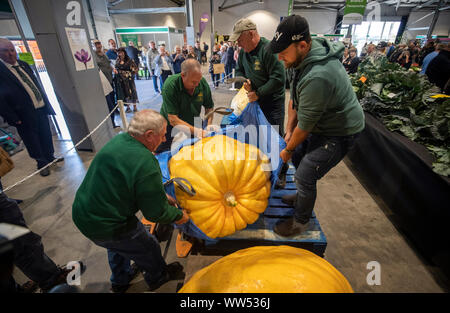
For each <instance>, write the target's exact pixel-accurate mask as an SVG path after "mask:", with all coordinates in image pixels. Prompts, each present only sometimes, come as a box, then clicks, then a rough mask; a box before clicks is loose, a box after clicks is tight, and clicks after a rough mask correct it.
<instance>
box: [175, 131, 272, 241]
mask: <svg viewBox="0 0 450 313" xmlns="http://www.w3.org/2000/svg"><path fill="white" fill-rule="evenodd" d="M269 162H270V161H269V159H268V158H267V156H265V155H264V154H263V153H262V152H261V151H260V150H259V149H258V148H256V147H255V146H253V145H249V144H245V143H241V142H239V141H237V140H235V139H233V138H230V137H228V136H224V135H217V136H213V137H207V138H203V139H202V140H200V141H198V142H197V143H195V144H194V145H191V146H186V147H184V148H182V149H181V150H180V151H179V152H178V153H177V154H175V155H174V156H173V157H172V158H171V160H170V161H169V171H170V175H171V177H183V178H185V179H187V180H189V181H190V183H191V184H192V186H193V187H194V189H195V190H196V195H195V196H189V195H187V194H186V193H184V192H182V191H180V190H178V188H176V189H175V194H176V197H177V200H178V202H179V203H180V205H181V207H182V208H184V209H186V210H187V211H188V213H189V216H190V218H191V219H192V221H193V222H194V223H195V225H197V227H198V228H200V229H201V230H202V231H203V232H204V233H205V234H206V235H207V236H209V237H210V238H216V237H225V236H228V235H231V234H233V233H234V232H236V231H237V230H241V229H244V228H245V227H246V226H247V225H248V224H252V223H254V222H255V221H256V220H257V219H258V217H259V214H260V213H262V212H264V210H265V209H266V207H267V205H268V198H269V194H270V187H271V184H270V180H269V179H270V171H268V170H265V169H268V168H269V167H268V165H269ZM266 167H267V168H266Z"/></svg>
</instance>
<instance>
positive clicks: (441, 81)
mask: <svg viewBox="0 0 450 313" xmlns="http://www.w3.org/2000/svg"><path fill="white" fill-rule="evenodd" d="M425 74H426V75H427V76H428V79H429V81H430V82H432V83H433V84H435V85H436V86H438V87H439V88H441V89H442V91H443V92H445V93H449V90H448V89H449V87H448V85H447V90H444V89H445V88H444V87H446V84H447V82H448V80H449V79H450V51H447V50H442V51H441V52H439V54H438V55H437V56H436V57H435V58H434V59H433V60H432V61H431V62H430V64H429V65H428V68H427V71H426V72H425Z"/></svg>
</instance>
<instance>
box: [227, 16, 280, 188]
mask: <svg viewBox="0 0 450 313" xmlns="http://www.w3.org/2000/svg"><path fill="white" fill-rule="evenodd" d="M230 41H237V44H238V45H239V46H240V47H242V49H241V52H240V53H239V58H238V62H237V65H236V76H243V77H245V78H247V82H246V83H244V88H245V89H246V90H247V92H248V93H247V96H248V100H249V101H250V102H253V101H258V104H259V107H260V108H261V111H263V113H264V116H265V117H266V118H267V121H268V122H269V123H270V124H271V125H274V126H275V125H276V126H278V132H279V134H280V136H281V137H283V136H284V112H285V110H284V106H285V105H284V99H285V89H286V75H285V70H284V67H283V64H282V63H281V62H280V61H279V60H278V59H277V56H276V54H274V53H272V51H270V49H266V47H267V46H268V45H269V44H270V42H269V41H268V40H267V39H266V38H264V37H261V36H260V35H259V34H258V31H257V29H256V25H255V23H253V22H252V21H251V20H250V19H247V18H243V19H240V20H239V21H237V22H236V24H235V25H234V27H233V34H232V35H231V36H230ZM288 168H289V166H288V165H287V164H283V167H282V169H281V172H280V176H279V180H278V181H277V184H276V186H275V187H276V188H277V189H278V188H284V186H285V184H286V172H287V170H288Z"/></svg>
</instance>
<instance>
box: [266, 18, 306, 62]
mask: <svg viewBox="0 0 450 313" xmlns="http://www.w3.org/2000/svg"><path fill="white" fill-rule="evenodd" d="M309 37H310V34H309V25H308V21H307V20H306V19H305V18H304V17H302V16H300V15H295V14H293V15H289V16H288V17H285V18H284V19H283V20H282V21H281V23H280V24H279V25H278V27H277V31H276V33H275V36H274V37H273V39H272V41H271V42H270V45H269V47H270V50H271V51H272V53H280V52H281V51H283V50H284V49H286V48H287V47H289V45H290V44H291V43H293V42H300V41H304V40H306V39H307V38H309Z"/></svg>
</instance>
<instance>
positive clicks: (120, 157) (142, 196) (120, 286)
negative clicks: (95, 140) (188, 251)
mask: <svg viewBox="0 0 450 313" xmlns="http://www.w3.org/2000/svg"><path fill="white" fill-rule="evenodd" d="M165 135H166V120H165V118H164V117H163V116H162V115H160V114H159V113H158V112H156V111H153V110H142V111H140V112H138V113H136V114H135V115H134V117H133V119H132V120H131V122H130V125H129V127H128V132H127V133H122V134H119V135H117V136H116V137H114V138H113V139H112V140H111V141H109V142H108V143H107V144H106V145H105V146H104V147H103V148H102V149H101V150H100V151H99V152H98V153H97V155H96V156H95V158H94V160H93V161H92V163H91V165H90V166H89V170H88V172H87V174H86V177H85V178H84V180H83V182H82V184H81V186H80V188H79V189H78V191H77V193H76V195H75V200H74V203H73V206H72V219H73V221H74V223H75V225H76V226H77V227H78V229H79V230H80V231H81V232H82V233H83V235H85V236H86V237H88V238H89V239H91V240H92V241H93V242H94V243H95V244H97V245H99V246H101V247H104V248H106V249H107V250H108V260H109V264H110V267H111V271H112V275H111V283H112V290H113V291H114V292H124V291H125V290H126V289H127V288H128V287H129V282H130V280H131V279H132V277H131V267H130V260H133V261H134V262H135V264H136V265H137V267H138V268H139V269H140V270H142V271H143V272H144V278H145V281H146V282H147V284H148V285H149V287H150V290H155V289H157V288H159V287H160V286H161V285H162V284H164V283H165V282H167V281H168V280H171V279H174V278H175V277H177V276H179V274H180V273H181V272H182V270H183V267H182V266H181V265H180V264H179V263H178V262H175V263H171V264H169V265H167V264H166V262H165V261H164V259H163V257H162V255H161V249H160V246H159V243H158V241H157V240H156V238H155V237H154V236H153V235H151V234H150V233H149V232H148V231H147V230H146V229H145V228H144V226H143V225H142V223H141V222H140V221H139V220H138V219H137V217H136V215H135V214H136V213H137V211H139V210H140V211H141V212H142V214H143V215H144V217H145V218H146V219H147V220H149V221H152V222H155V223H162V224H170V223H176V224H183V223H185V222H187V221H188V220H189V217H188V215H187V213H186V212H185V211H181V210H180V209H178V208H177V207H176V202H175V200H174V199H173V198H171V197H170V196H168V195H166V193H165V191H164V187H163V185H162V176H161V170H160V167H159V163H158V160H157V159H156V158H155V156H154V155H153V151H155V150H156V148H157V147H158V146H159V145H160V144H161V142H163V141H164V140H165Z"/></svg>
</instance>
